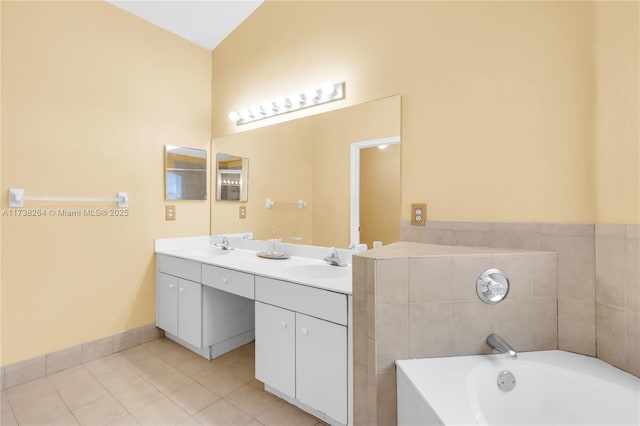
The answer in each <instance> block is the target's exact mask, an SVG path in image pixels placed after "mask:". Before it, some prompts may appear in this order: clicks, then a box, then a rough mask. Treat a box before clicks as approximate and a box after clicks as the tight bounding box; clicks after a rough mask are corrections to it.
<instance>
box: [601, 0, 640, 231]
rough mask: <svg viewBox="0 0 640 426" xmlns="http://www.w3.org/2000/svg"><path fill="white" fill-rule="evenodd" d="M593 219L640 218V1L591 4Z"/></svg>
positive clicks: (634, 221)
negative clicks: (593, 111)
mask: <svg viewBox="0 0 640 426" xmlns="http://www.w3.org/2000/svg"><path fill="white" fill-rule="evenodd" d="M594 10H595V14H594V34H595V37H594V70H595V71H594V74H595V93H594V97H595V120H594V130H595V131H594V135H595V136H594V157H595V159H596V161H595V185H594V187H595V193H596V222H598V223H618V224H622V223H629V224H638V223H640V124H638V120H639V117H640V109H639V107H638V100H639V94H640V77H638V76H640V59H639V55H640V27H639V25H638V21H639V20H640V3H639V2H637V1H635V2H596V3H595V4H594Z"/></svg>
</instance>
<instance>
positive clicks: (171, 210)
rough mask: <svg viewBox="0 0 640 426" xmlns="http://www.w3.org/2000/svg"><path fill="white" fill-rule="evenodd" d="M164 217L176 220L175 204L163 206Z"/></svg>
mask: <svg viewBox="0 0 640 426" xmlns="http://www.w3.org/2000/svg"><path fill="white" fill-rule="evenodd" d="M164 219H165V220H176V206H164Z"/></svg>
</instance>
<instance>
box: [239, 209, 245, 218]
mask: <svg viewBox="0 0 640 426" xmlns="http://www.w3.org/2000/svg"><path fill="white" fill-rule="evenodd" d="M239 216H240V219H246V218H247V206H240V214H239Z"/></svg>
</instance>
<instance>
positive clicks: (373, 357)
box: [367, 338, 378, 382]
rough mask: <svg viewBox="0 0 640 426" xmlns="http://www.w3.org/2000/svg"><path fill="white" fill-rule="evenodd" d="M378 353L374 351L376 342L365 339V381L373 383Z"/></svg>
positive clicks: (376, 372) (376, 369)
mask: <svg viewBox="0 0 640 426" xmlns="http://www.w3.org/2000/svg"><path fill="white" fill-rule="evenodd" d="M377 359H378V352H377V349H376V340H375V339H372V338H367V380H368V381H369V382H375V379H376V375H377V374H378V362H377Z"/></svg>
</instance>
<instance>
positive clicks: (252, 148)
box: [211, 96, 400, 248]
mask: <svg viewBox="0 0 640 426" xmlns="http://www.w3.org/2000/svg"><path fill="white" fill-rule="evenodd" d="M398 135H400V96H394V97H390V98H385V99H380V100H376V101H372V102H367V103H363V104H359V105H355V106H351V107H347V108H343V109H339V110H333V111H329V112H325V113H322V114H318V115H313V116H309V117H304V118H300V119H296V120H291V121H287V122H283V123H278V124H274V125H270V126H265V127H261V128H257V129H253V130H247V131H244V132H240V133H235V134H232V135H227V136H223V137H219V138H215V139H214V140H213V143H212V152H214V153H227V152H233V153H234V156H237V157H242V158H251V187H250V188H249V191H248V192H250V194H249V201H248V202H247V205H246V207H247V214H246V217H245V218H243V219H241V218H239V217H238V211H237V206H235V205H234V204H233V203H224V202H222V201H214V202H212V206H211V210H212V211H211V230H212V233H213V234H219V233H232V232H247V231H252V232H253V233H254V237H255V238H256V239H269V238H273V237H277V238H281V239H282V240H283V241H285V242H292V243H302V244H313V245H319V246H327V247H332V246H333V247H342V248H346V247H349V245H350V239H351V236H350V219H351V218H350V203H351V198H352V193H351V188H350V180H351V176H350V173H351V166H350V159H351V153H350V151H351V146H352V144H354V143H357V142H363V141H370V140H378V139H384V138H391V137H394V136H398ZM399 148H400V146H399V145H398V146H397V147H396V148H395V149H394V148H391V147H390V148H388V149H385V150H379V149H378V148H372V149H374V150H375V152H374V153H372V154H376V155H365V154H364V152H363V153H362V154H363V155H361V156H360V157H361V164H363V163H362V161H368V160H367V159H369V158H370V159H371V161H373V162H375V164H374V165H372V166H364V165H363V166H361V167H360V169H361V173H360V181H361V187H362V190H360V192H359V193H358V195H359V197H360V202H359V206H360V217H361V218H362V217H363V216H367V217H369V218H371V217H375V218H376V219H377V220H376V221H373V222H372V221H368V222H366V221H365V222H363V221H362V220H361V226H371V227H372V229H371V230H367V232H362V233H361V235H362V236H363V238H368V239H372V240H380V241H382V242H383V243H384V244H388V243H390V242H394V241H397V240H398V239H399V233H400V149H399ZM382 155H385V156H387V157H385V159H382V158H380V156H382ZM375 188H378V189H377V190H376V189H375ZM367 197H369V199H368V200H367V199H366V198H367ZM363 198H365V199H364V200H363ZM267 199H269V200H271V201H272V202H273V204H272V205H271V207H270V208H267V203H266V201H267ZM300 201H302V202H303V204H301V203H300ZM381 205H384V206H387V208H381V207H380V206H381ZM389 206H391V208H388V207H389ZM367 223H374V225H367ZM383 228H387V231H389V232H387V231H385V233H384V234H383V233H382V232H381V230H382V229H383ZM369 231H371V232H369ZM365 235H366V237H365ZM362 242H364V241H362ZM368 245H369V247H371V244H370V242H369V243H368Z"/></svg>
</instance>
